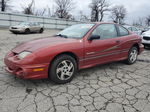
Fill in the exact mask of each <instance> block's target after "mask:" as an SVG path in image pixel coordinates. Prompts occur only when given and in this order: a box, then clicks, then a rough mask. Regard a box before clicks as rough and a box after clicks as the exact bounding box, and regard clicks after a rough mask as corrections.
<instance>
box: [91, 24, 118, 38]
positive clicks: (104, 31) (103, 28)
mask: <svg viewBox="0 0 150 112" xmlns="http://www.w3.org/2000/svg"><path fill="white" fill-rule="evenodd" d="M92 35H99V36H100V37H101V39H110V38H115V37H117V31H116V27H115V25H114V24H101V25H99V26H98V27H97V28H96V29H95V30H94V31H93V33H92Z"/></svg>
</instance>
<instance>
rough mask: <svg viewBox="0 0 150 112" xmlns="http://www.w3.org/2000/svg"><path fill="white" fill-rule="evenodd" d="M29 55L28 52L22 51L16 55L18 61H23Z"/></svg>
mask: <svg viewBox="0 0 150 112" xmlns="http://www.w3.org/2000/svg"><path fill="white" fill-rule="evenodd" d="M29 54H31V52H29V51H23V52H21V53H19V54H18V58H19V59H23V58H25V57H26V56H28V55H29Z"/></svg>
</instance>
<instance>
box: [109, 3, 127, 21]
mask: <svg viewBox="0 0 150 112" xmlns="http://www.w3.org/2000/svg"><path fill="white" fill-rule="evenodd" d="M126 15H127V10H126V8H125V7H124V6H123V5H116V6H114V7H113V8H112V11H111V18H112V20H113V21H114V22H116V23H119V24H124V19H125V17H126Z"/></svg>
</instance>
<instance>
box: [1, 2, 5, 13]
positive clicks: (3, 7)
mask: <svg viewBox="0 0 150 112" xmlns="http://www.w3.org/2000/svg"><path fill="white" fill-rule="evenodd" d="M1 11H3V12H4V11H5V1H4V0H2V4H1Z"/></svg>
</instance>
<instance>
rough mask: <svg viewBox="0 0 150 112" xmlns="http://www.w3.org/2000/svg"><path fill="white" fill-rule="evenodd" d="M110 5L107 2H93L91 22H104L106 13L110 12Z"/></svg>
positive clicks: (97, 0)
mask: <svg viewBox="0 0 150 112" xmlns="http://www.w3.org/2000/svg"><path fill="white" fill-rule="evenodd" d="M109 6H110V5H109V3H108V1H107V0H92V3H91V4H90V8H91V9H92V11H91V21H93V22H95V21H102V20H103V17H104V15H105V12H107V11H109Z"/></svg>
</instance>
